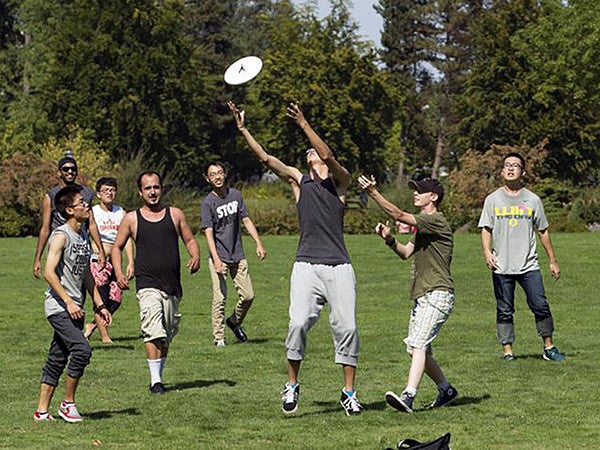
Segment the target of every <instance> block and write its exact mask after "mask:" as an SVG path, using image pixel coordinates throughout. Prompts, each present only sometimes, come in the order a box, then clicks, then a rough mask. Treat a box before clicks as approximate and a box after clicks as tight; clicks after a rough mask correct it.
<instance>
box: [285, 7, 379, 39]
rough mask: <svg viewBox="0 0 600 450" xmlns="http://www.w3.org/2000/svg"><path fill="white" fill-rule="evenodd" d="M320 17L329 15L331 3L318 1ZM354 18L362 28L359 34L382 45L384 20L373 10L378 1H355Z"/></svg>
mask: <svg viewBox="0 0 600 450" xmlns="http://www.w3.org/2000/svg"><path fill="white" fill-rule="evenodd" d="M294 3H296V4H301V3H304V0H294ZM317 3H318V6H319V16H320V17H324V16H326V15H327V14H328V13H329V9H330V8H329V1H328V0H318V1H317ZM352 3H353V4H354V5H353V6H352V17H353V18H354V20H355V21H356V22H357V23H358V25H359V26H360V29H359V34H360V35H361V36H363V37H364V38H365V39H366V40H370V41H372V42H373V43H374V44H375V45H376V46H378V47H379V45H380V37H381V36H380V35H381V29H382V27H383V19H382V18H381V16H380V15H379V14H377V13H376V12H375V10H374V9H373V5H374V4H375V3H378V0H353V1H352Z"/></svg>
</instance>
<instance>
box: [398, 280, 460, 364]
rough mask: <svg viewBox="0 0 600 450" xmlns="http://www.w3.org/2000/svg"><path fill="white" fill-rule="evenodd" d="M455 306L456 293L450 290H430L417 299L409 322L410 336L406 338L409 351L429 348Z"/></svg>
mask: <svg viewBox="0 0 600 450" xmlns="http://www.w3.org/2000/svg"><path fill="white" fill-rule="evenodd" d="M453 307H454V293H453V292H449V291H430V292H427V293H426V294H425V295H423V296H422V297H419V298H417V299H415V303H414V305H413V309H412V311H411V313H410V321H409V322H408V336H407V338H406V339H404V342H405V343H406V347H407V351H408V352H409V353H410V352H411V350H412V349H413V348H418V349H422V350H427V349H429V346H430V344H431V342H432V341H433V340H434V339H435V338H436V336H437V335H438V333H439V332H440V328H442V325H444V323H445V322H446V320H448V317H450V313H451V312H452V308H453Z"/></svg>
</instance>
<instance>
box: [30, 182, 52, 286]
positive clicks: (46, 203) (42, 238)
mask: <svg viewBox="0 0 600 450" xmlns="http://www.w3.org/2000/svg"><path fill="white" fill-rule="evenodd" d="M51 210H52V205H51V201H50V196H49V195H48V194H45V195H44V199H43V200H42V225H41V227H40V234H39V236H38V241H37V246H36V249H35V256H34V258H33V276H34V277H36V278H39V277H40V276H41V274H42V264H41V260H42V254H43V253H44V247H45V246H46V242H48V237H49V236H50V218H51V217H50V216H51V215H50V213H51Z"/></svg>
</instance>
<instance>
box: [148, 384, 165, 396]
mask: <svg viewBox="0 0 600 450" xmlns="http://www.w3.org/2000/svg"><path fill="white" fill-rule="evenodd" d="M148 390H149V391H150V393H151V394H158V395H162V394H164V393H165V386H164V385H163V384H162V383H161V382H158V383H154V384H153V385H152V386H150V387H149V388H148Z"/></svg>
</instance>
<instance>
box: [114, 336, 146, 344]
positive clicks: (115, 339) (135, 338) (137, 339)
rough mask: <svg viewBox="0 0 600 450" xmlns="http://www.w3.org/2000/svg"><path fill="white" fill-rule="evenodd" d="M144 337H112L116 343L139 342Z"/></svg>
mask: <svg viewBox="0 0 600 450" xmlns="http://www.w3.org/2000/svg"><path fill="white" fill-rule="evenodd" d="M143 338H144V337H143V336H140V335H137V336H119V337H111V339H112V340H113V341H115V342H121V341H139V340H140V339H143Z"/></svg>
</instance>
